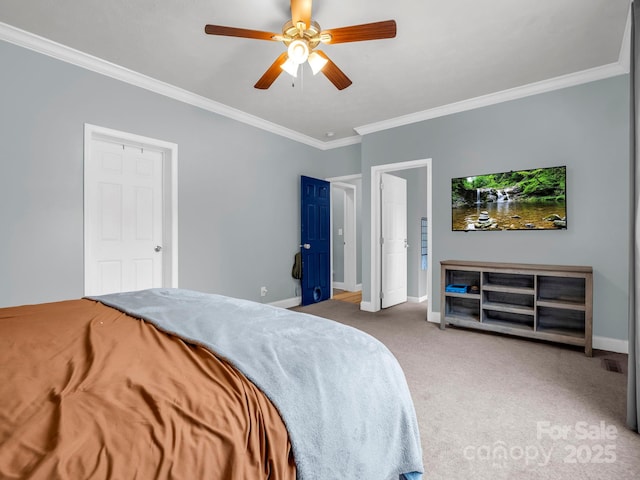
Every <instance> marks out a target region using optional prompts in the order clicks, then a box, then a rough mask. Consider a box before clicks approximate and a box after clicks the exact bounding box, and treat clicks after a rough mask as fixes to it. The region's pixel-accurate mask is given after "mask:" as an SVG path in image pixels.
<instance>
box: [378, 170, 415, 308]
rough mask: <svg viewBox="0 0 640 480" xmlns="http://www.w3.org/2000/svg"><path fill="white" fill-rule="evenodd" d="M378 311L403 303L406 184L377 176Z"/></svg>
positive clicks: (401, 179)
mask: <svg viewBox="0 0 640 480" xmlns="http://www.w3.org/2000/svg"><path fill="white" fill-rule="evenodd" d="M380 182H381V183H380V190H381V209H380V211H381V216H382V218H381V226H382V229H381V232H382V238H381V244H382V245H381V247H382V248H381V252H382V258H381V266H382V272H381V273H382V276H381V280H382V283H381V286H382V289H381V294H382V295H381V296H382V308H387V307H391V306H393V305H397V304H399V303H402V302H406V301H407V246H408V245H407V181H406V180H405V179H403V178H399V177H395V176H393V175H389V174H388V173H382V174H381V180H380Z"/></svg>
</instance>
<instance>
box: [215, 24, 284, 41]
mask: <svg viewBox="0 0 640 480" xmlns="http://www.w3.org/2000/svg"><path fill="white" fill-rule="evenodd" d="M204 31H205V33H208V34H209V35H222V36H225V37H242V38H254V39H256V40H274V38H273V37H274V36H276V35H278V34H277V33H272V32H262V31H260V30H247V29H246V28H236V27H223V26H222V25H205V27H204ZM274 41H275V40H274Z"/></svg>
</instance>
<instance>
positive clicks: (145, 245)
mask: <svg viewBox="0 0 640 480" xmlns="http://www.w3.org/2000/svg"><path fill="white" fill-rule="evenodd" d="M91 147H92V148H91V151H92V155H91V158H90V159H88V161H86V162H85V189H86V190H85V197H86V199H85V208H86V209H87V212H85V221H86V222H87V223H88V224H87V225H86V235H87V237H88V238H87V239H86V242H85V245H86V251H85V275H86V277H87V278H86V282H85V289H86V292H85V293H86V294H87V295H102V294H107V293H114V292H124V291H132V290H141V289H145V288H153V287H161V286H162V284H163V271H162V267H163V258H162V255H163V252H162V245H163V238H162V236H163V225H162V222H163V208H162V206H163V196H162V185H163V164H162V162H163V154H162V153H161V152H159V151H154V150H148V149H143V148H138V147H131V146H126V145H124V146H123V145H122V144H118V143H112V142H107V141H103V140H97V139H94V140H92V145H91Z"/></svg>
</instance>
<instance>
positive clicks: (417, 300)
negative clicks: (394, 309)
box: [407, 295, 427, 303]
mask: <svg viewBox="0 0 640 480" xmlns="http://www.w3.org/2000/svg"><path fill="white" fill-rule="evenodd" d="M426 301H427V296H426V295H423V296H422V297H407V302H409V303H422V302H426Z"/></svg>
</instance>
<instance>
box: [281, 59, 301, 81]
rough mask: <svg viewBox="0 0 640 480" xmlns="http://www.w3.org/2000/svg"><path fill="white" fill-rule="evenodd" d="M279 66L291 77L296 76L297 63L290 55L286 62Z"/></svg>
mask: <svg viewBox="0 0 640 480" xmlns="http://www.w3.org/2000/svg"><path fill="white" fill-rule="evenodd" d="M280 68H281V69H282V70H284V71H285V72H287V73H288V74H289V75H291V76H292V77H294V78H297V77H298V64H297V63H296V62H294V61H293V60H291V57H289V58H288V59H287V61H286V62H284V63H283V64H282V65H280Z"/></svg>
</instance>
